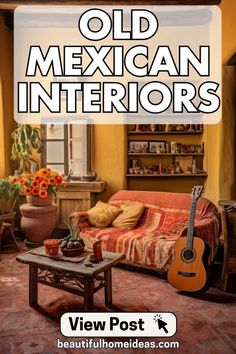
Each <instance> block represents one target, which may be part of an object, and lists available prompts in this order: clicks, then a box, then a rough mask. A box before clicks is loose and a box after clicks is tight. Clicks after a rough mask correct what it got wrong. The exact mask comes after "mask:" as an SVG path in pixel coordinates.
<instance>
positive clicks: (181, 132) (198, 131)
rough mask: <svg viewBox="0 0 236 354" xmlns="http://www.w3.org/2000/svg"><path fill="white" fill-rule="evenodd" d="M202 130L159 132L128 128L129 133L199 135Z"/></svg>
mask: <svg viewBox="0 0 236 354" xmlns="http://www.w3.org/2000/svg"><path fill="white" fill-rule="evenodd" d="M202 133H203V131H202V130H194V131H191V132H188V131H176V130H174V131H170V132H165V131H159V132H150V131H147V132H136V131H133V130H128V134H129V135H199V134H202Z"/></svg>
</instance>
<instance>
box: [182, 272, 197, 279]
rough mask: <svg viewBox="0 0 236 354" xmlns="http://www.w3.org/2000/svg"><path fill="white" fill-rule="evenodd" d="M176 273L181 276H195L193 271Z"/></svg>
mask: <svg viewBox="0 0 236 354" xmlns="http://www.w3.org/2000/svg"><path fill="white" fill-rule="evenodd" d="M178 275H182V276H183V277H190V278H191V277H195V276H196V273H193V272H178Z"/></svg>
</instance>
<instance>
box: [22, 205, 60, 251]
mask: <svg viewBox="0 0 236 354" xmlns="http://www.w3.org/2000/svg"><path fill="white" fill-rule="evenodd" d="M20 211H21V215H22V218H21V230H22V231H23V232H24V235H25V237H26V241H25V243H26V244H27V246H29V247H38V246H41V245H42V244H43V241H44V240H46V239H48V238H50V237H51V235H52V232H53V230H54V228H55V225H56V219H57V206H56V205H55V204H52V205H45V206H34V205H30V204H23V205H21V206H20Z"/></svg>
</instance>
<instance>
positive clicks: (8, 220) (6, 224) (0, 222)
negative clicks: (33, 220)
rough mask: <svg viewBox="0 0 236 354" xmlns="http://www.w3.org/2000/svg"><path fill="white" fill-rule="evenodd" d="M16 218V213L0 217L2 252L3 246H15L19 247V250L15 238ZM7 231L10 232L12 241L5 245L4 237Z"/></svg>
mask: <svg viewBox="0 0 236 354" xmlns="http://www.w3.org/2000/svg"><path fill="white" fill-rule="evenodd" d="M14 220H15V215H14V214H11V215H4V216H1V219H0V252H1V250H2V248H6V247H14V248H16V249H17V251H19V248H18V246H17V242H16V239H15V234H14V231H15V227H14ZM6 232H8V234H9V237H10V241H9V242H8V243H7V244H5V245H4V246H2V238H3V237H4V234H5V233H6Z"/></svg>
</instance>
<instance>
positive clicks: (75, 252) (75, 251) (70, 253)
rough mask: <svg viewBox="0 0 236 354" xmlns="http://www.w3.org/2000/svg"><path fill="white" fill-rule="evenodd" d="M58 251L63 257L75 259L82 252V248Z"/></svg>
mask: <svg viewBox="0 0 236 354" xmlns="http://www.w3.org/2000/svg"><path fill="white" fill-rule="evenodd" d="M60 250H61V252H62V254H63V256H65V257H77V256H79V255H80V254H82V253H83V252H84V246H82V247H79V248H60Z"/></svg>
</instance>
